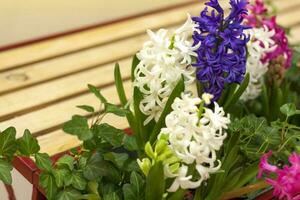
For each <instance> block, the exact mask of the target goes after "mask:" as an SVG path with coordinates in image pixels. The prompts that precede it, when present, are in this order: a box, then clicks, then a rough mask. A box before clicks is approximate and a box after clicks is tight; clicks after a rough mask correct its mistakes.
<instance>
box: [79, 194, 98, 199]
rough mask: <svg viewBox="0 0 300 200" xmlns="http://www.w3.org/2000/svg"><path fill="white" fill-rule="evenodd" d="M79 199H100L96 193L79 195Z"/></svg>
mask: <svg viewBox="0 0 300 200" xmlns="http://www.w3.org/2000/svg"><path fill="white" fill-rule="evenodd" d="M80 199H87V200H101V198H100V196H99V195H97V194H84V195H81V196H80Z"/></svg>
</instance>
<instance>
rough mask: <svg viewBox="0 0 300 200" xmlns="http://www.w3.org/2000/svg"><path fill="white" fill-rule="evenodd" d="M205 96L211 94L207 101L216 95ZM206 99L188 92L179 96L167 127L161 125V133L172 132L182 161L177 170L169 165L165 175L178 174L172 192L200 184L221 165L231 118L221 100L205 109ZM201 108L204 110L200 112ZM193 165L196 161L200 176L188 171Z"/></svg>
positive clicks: (171, 139)
mask: <svg viewBox="0 0 300 200" xmlns="http://www.w3.org/2000/svg"><path fill="white" fill-rule="evenodd" d="M203 97H205V98H207V99H206V100H205V101H206V102H209V101H210V100H211V98H213V96H212V95H209V94H205V95H203ZM205 101H204V99H203V100H202V99H200V98H198V97H196V98H193V97H191V95H190V94H184V93H183V94H182V95H181V98H176V99H175V100H174V102H173V104H172V109H173V111H172V112H171V113H170V114H168V115H167V117H166V121H165V123H166V128H163V129H161V132H160V135H159V136H158V137H159V138H160V137H162V136H165V135H167V136H168V137H167V138H168V140H169V146H170V148H171V149H172V150H173V152H174V154H175V155H176V156H177V157H178V158H179V159H180V160H181V163H182V165H181V166H180V167H179V169H178V171H177V173H171V172H170V170H168V167H165V176H166V177H169V178H175V179H174V182H173V184H172V186H171V187H170V188H169V189H168V191H169V192H174V191H176V190H177V189H178V188H179V187H181V188H183V189H188V188H189V189H192V188H197V187H199V186H200V185H201V183H202V182H203V181H205V180H207V179H208V178H209V174H211V173H216V172H217V171H218V170H219V169H220V167H221V162H220V161H219V160H218V159H217V155H216V151H218V150H220V148H221V146H222V145H223V141H224V139H225V138H226V136H227V134H226V131H225V129H226V128H227V127H228V124H229V123H230V119H229V115H226V114H225V112H224V110H223V108H222V107H220V106H219V105H218V104H217V103H215V104H214V109H213V110H211V109H209V108H205V107H204V109H203V106H204V104H205V103H206V102H205ZM199 106H200V107H201V106H202V108H201V109H200V108H199ZM200 110H203V113H199V112H200ZM190 165H195V168H196V170H197V172H198V174H199V179H198V180H196V179H195V177H193V176H192V175H189V174H187V169H188V167H189V166H190Z"/></svg>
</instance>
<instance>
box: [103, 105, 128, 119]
mask: <svg viewBox="0 0 300 200" xmlns="http://www.w3.org/2000/svg"><path fill="white" fill-rule="evenodd" d="M105 111H106V112H107V113H113V114H115V115H117V116H120V117H124V116H126V114H128V113H130V112H129V111H128V110H126V109H124V108H120V107H118V106H117V105H114V104H111V103H105Z"/></svg>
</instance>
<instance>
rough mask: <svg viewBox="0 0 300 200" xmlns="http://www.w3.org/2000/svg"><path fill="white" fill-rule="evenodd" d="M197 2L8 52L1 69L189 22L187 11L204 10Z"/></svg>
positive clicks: (2, 55)
mask: <svg viewBox="0 0 300 200" xmlns="http://www.w3.org/2000/svg"><path fill="white" fill-rule="evenodd" d="M195 3H197V4H192V5H187V6H183V7H179V8H176V9H172V10H169V11H167V12H159V13H154V14H150V15H147V16H141V17H137V18H134V19H131V20H127V21H122V22H119V23H114V24H111V25H107V26H102V27H99V28H95V29H92V30H87V31H84V32H79V33H75V34H71V35H67V36H63V37H59V38H55V39H52V40H47V41H44V42H40V43H37V44H33V45H28V46H25V47H21V48H17V49H12V50H9V51H4V52H2V53H0V70H6V69H9V68H13V67H15V66H19V65H24V64H26V63H31V62H35V61H39V60H43V59H46V58H50V57H54V56H58V55H62V54H66V53H68V52H73V51H77V50H79V49H83V48H87V47H90V46H95V45H101V44H104V43H108V42H110V41H114V40H117V39H121V38H126V37H129V36H132V35H136V34H141V33H144V31H145V30H146V29H148V28H150V29H156V28H160V27H165V26H170V25H172V24H177V23H179V22H181V21H183V20H184V19H185V17H186V12H187V11H191V10H193V11H199V10H201V9H202V8H203V4H202V3H198V2H196V1H195ZM145 22H146V23H145Z"/></svg>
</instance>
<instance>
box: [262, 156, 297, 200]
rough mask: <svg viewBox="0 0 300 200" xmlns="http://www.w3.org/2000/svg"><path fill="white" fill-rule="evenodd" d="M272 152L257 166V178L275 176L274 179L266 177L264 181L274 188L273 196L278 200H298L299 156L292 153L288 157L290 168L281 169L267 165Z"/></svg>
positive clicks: (286, 166) (263, 157)
mask: <svg viewBox="0 0 300 200" xmlns="http://www.w3.org/2000/svg"><path fill="white" fill-rule="evenodd" d="M271 155H272V152H271V151H270V152H269V153H267V154H265V155H263V156H262V157H261V160H260V164H259V173H258V178H261V177H262V175H263V174H266V175H269V174H272V173H273V174H275V175H276V178H270V177H267V178H266V179H265V180H266V182H267V183H268V184H270V185H271V186H273V188H274V193H273V194H274V196H276V197H278V198H279V199H287V200H300V181H299V180H300V155H299V154H297V153H293V154H291V155H290V157H289V162H290V164H291V165H290V166H288V165H285V166H283V168H282V169H280V168H279V167H277V166H275V165H271V164H269V163H268V159H269V158H270V157H271Z"/></svg>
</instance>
